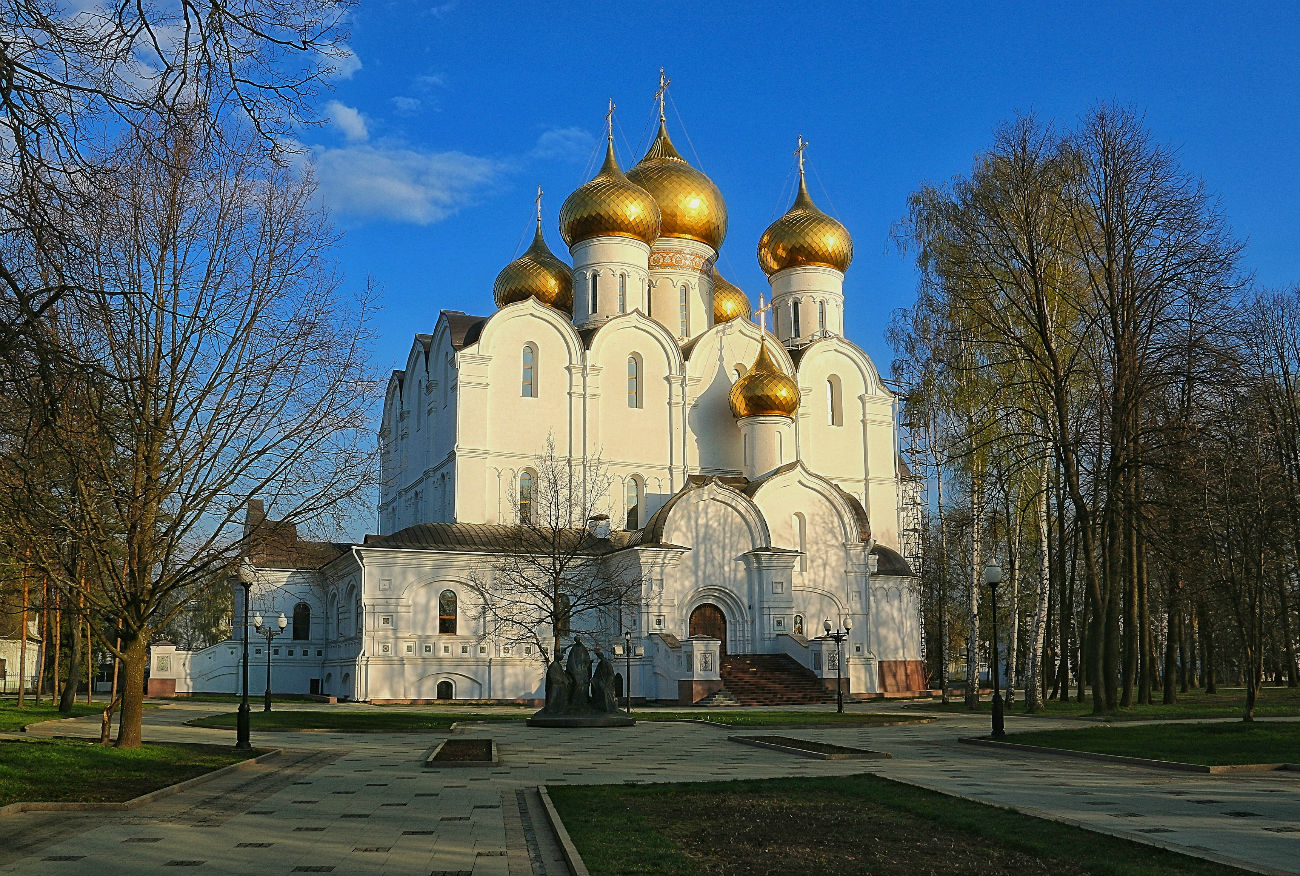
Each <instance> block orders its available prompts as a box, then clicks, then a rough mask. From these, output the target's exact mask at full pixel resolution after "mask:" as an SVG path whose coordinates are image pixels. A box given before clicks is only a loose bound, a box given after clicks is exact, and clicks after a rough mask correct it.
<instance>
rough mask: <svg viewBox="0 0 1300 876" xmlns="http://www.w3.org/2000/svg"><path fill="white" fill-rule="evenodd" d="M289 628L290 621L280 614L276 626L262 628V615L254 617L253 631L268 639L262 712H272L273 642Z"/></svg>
mask: <svg viewBox="0 0 1300 876" xmlns="http://www.w3.org/2000/svg"><path fill="white" fill-rule="evenodd" d="M287 626H289V619H288V618H286V617H285V616H284V612H280V618H279V620H277V621H276V622H275V623H274V624H267V625H266V626H262V615H261V613H260V612H259V613H258V614H255V615H253V629H255V630H257V632H258V634H259V635H261V636H262V638H264V639H266V701H265V702H264V703H263V704H262V711H263V712H269V711H271V640H272V639H274V638H275V637H276V636H278V635H280V634H281V633H283V632H284V628H285V627H287Z"/></svg>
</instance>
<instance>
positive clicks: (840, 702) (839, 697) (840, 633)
mask: <svg viewBox="0 0 1300 876" xmlns="http://www.w3.org/2000/svg"><path fill="white" fill-rule="evenodd" d="M822 629H824V630H825V631H826V638H828V639H830V640H831V641H833V642H834V643H835V711H836V712H843V711H844V670H843V667H844V640H845V639H847V638H848V637H849V630H851V629H853V622H852V621H850V620H849V619H848V618H847V617H846V618H845V619H844V629H842V630H839V629H837V630H835V631H834V632H831V619H830V618H826V620H825V621H824V622H823V623H822Z"/></svg>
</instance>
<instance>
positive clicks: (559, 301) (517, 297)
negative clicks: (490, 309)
mask: <svg viewBox="0 0 1300 876" xmlns="http://www.w3.org/2000/svg"><path fill="white" fill-rule="evenodd" d="M530 296H531V297H534V298H536V299H537V300H538V301H540V302H542V303H543V304H549V305H550V306H551V307H554V308H555V309H556V310H563V311H564V312H566V313H568V312H570V311H572V310H573V271H572V270H571V269H570V268H569V266H568V265H566V264H565V263H564V262H562V261H560V260H559V259H558V258H556V257H555V255H554V254H553V253H552V252H551V250H550V248H549V247H548V246H547V245H546V239H545V238H544V237H542V220H541V219H538V220H537V234H536V235H535V236H534V237H533V244H532V246H530V247H528V249H527V250H526V251H525V252H524V254H523V255H521V256H520V257H519V258H517V259H515V260H514V261H513V262H511V263H510V264H508V265H506V266H505V267H504V268H502V269H501V273H499V274H497V279H496V282H495V283H493V284H492V297H493V298H495V299H496V302H497V307H505V306H506V305H507V304H514V303H515V302H516V301H526V300H527V299H528V298H529V297H530Z"/></svg>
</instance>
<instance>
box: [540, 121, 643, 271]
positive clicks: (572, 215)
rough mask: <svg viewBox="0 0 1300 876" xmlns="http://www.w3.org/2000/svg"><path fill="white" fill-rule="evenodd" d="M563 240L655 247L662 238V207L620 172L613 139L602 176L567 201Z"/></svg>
mask: <svg viewBox="0 0 1300 876" xmlns="http://www.w3.org/2000/svg"><path fill="white" fill-rule="evenodd" d="M560 236H561V237H563V238H564V242H565V243H567V244H568V245H569V246H573V245H574V244H575V243H578V242H580V241H583V240H590V239H591V238H593V237H631V238H633V239H634V240H639V241H641V242H643V243H645V244H652V243H654V242H655V238H657V237H658V236H659V205H658V204H657V203H655V199H654V198H653V197H651V195H650V193H649V192H647V191H646V190H645V189H643V188H641V187H640V186H639V185H637V184H636V183H633V182H630V181H629V180H628V178H627V176H626V175H625V174H624V173H623V171H622V170H620V169H619V167H618V160H617V159H616V158H615V157H614V141H613V140H612V139H611V140H610V141H609V148H608V149H607V150H606V152H605V163H604V164H603V165H602V166H601V168H600V173H598V174H596V175H595V176H594V177H592V178H591V179H590V180H588V181H587V182H586V183H584V184H583V185H581V186H579V187H578V189H577V190H576V191H575V192H574V193H573V194H571V195H569V197H567V198H565V199H564V206H562V207H560Z"/></svg>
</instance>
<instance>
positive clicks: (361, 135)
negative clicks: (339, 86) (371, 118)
mask: <svg viewBox="0 0 1300 876" xmlns="http://www.w3.org/2000/svg"><path fill="white" fill-rule="evenodd" d="M325 111H326V112H327V113H329V115H330V121H331V122H333V123H334V126H335V127H336V128H338V129H339V130H340V131H342V132H343V136H344V137H346V138H347V141H348V142H349V143H364V142H366V141H367V140H369V139H370V131H368V130H367V129H366V120H365V118H364V117H362V115H361V113H359V112H357V110H355V109H354V108H352V107H350V106H348V105H347V104H344V103H339V102H338V101H337V100H331V101H330V102H329V103H327V104H325Z"/></svg>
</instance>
